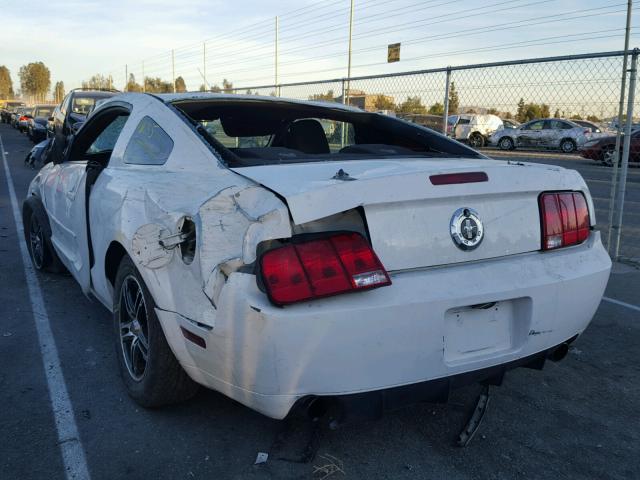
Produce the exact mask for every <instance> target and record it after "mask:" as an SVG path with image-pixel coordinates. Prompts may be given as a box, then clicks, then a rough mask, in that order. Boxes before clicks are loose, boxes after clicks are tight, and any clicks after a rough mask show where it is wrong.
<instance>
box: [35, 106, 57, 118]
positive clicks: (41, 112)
mask: <svg viewBox="0 0 640 480" xmlns="http://www.w3.org/2000/svg"><path fill="white" fill-rule="evenodd" d="M52 112H53V107H37V108H36V110H35V115H34V116H36V117H50V116H51V113H52Z"/></svg>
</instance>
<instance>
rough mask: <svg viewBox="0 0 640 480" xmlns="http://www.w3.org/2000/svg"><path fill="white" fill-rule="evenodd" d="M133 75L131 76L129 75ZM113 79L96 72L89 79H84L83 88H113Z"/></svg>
mask: <svg viewBox="0 0 640 480" xmlns="http://www.w3.org/2000/svg"><path fill="white" fill-rule="evenodd" d="M129 77H131V76H129ZM111 83H112V82H111V79H110V78H109V77H105V76H104V75H102V74H100V73H96V74H95V75H94V76H92V77H91V78H90V79H89V80H84V81H83V82H82V88H89V89H90V88H95V89H98V90H99V89H104V90H106V89H108V88H111Z"/></svg>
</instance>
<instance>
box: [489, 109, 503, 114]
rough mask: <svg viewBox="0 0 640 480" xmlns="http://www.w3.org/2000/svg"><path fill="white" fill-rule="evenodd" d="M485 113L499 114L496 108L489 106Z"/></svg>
mask: <svg viewBox="0 0 640 480" xmlns="http://www.w3.org/2000/svg"><path fill="white" fill-rule="evenodd" d="M487 113H488V114H489V115H500V112H499V111H498V110H496V109H495V108H490V109H489V110H487Z"/></svg>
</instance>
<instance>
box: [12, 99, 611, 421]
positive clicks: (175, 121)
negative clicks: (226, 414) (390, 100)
mask: <svg viewBox="0 0 640 480" xmlns="http://www.w3.org/2000/svg"><path fill="white" fill-rule="evenodd" d="M322 123H333V124H335V125H343V124H346V125H347V126H348V130H349V132H353V135H349V136H345V137H346V141H345V142H344V143H345V144H344V145H342V144H339V145H333V144H332V142H330V139H329V138H328V136H329V135H330V133H329V130H328V129H327V128H323V126H322ZM205 124H206V125H208V126H210V127H215V128H205ZM333 131H337V130H336V129H333ZM243 145H247V146H246V147H243ZM256 145H260V146H256ZM505 199H506V200H505ZM567 218H569V219H571V221H567ZM23 219H24V220H23V223H24V225H25V241H26V243H27V246H28V249H29V252H30V254H31V258H32V261H33V265H34V268H36V269H38V270H49V269H55V270H57V269H58V268H62V265H64V267H66V269H67V270H68V271H69V272H70V273H71V275H73V277H74V278H75V279H76V281H77V282H78V283H79V284H80V286H81V288H82V290H83V292H84V293H85V294H87V295H89V294H91V295H92V296H93V297H95V298H97V299H98V300H99V301H100V302H101V303H103V304H104V305H105V306H106V308H108V309H109V311H110V312H111V313H112V322H113V328H112V331H111V332H112V333H111V335H112V341H113V344H114V347H115V349H116V352H117V362H118V367H119V371H120V375H121V378H122V381H123V383H124V385H125V388H126V390H127V391H128V393H129V395H130V396H131V397H132V398H133V399H134V400H135V401H136V402H138V403H139V404H140V405H142V406H144V407H158V406H161V405H166V404H169V403H174V402H177V401H180V400H184V399H186V398H189V397H191V396H193V395H194V394H195V392H196V390H197V388H198V384H200V385H204V386H206V387H208V388H212V389H214V390H218V391H220V392H222V393H223V394H225V395H227V396H229V397H231V398H233V399H235V400H237V401H238V402H241V403H243V404H244V405H246V406H248V407H250V408H252V409H255V410H257V411H259V412H261V413H263V414H265V415H268V416H269V417H272V418H277V419H282V418H285V417H286V416H287V415H288V414H289V412H290V411H292V409H294V408H296V407H297V408H299V409H300V410H302V411H305V410H306V411H307V412H310V411H313V412H314V415H315V416H318V417H321V416H322V412H323V411H324V412H326V411H331V412H333V413H335V416H334V417H333V418H334V419H335V420H336V422H340V421H348V419H350V418H351V417H350V415H351V414H353V413H355V414H356V416H358V415H362V416H365V417H366V416H373V417H375V416H378V415H380V414H382V411H383V410H384V409H385V408H397V407H400V406H403V405H407V404H411V403H418V402H425V401H433V400H436V399H440V400H442V399H443V396H446V395H447V394H448V392H449V390H450V388H451V387H453V386H457V385H462V384H464V383H467V382H474V381H481V380H482V381H485V382H487V384H493V385H496V384H499V383H500V381H501V380H502V378H503V375H504V373H505V372H506V371H507V370H509V369H511V368H514V367H516V366H530V367H534V368H542V366H543V364H544V363H545V361H546V360H547V359H548V358H551V359H555V360H559V359H561V358H562V357H564V356H565V355H566V353H567V351H568V345H569V343H571V342H572V341H573V340H575V339H576V338H577V337H578V336H579V335H580V334H581V333H582V332H583V331H584V330H585V328H587V326H588V324H589V322H590V321H591V318H592V317H593V315H594V313H595V311H596V309H597V308H598V305H599V304H600V301H601V297H602V294H603V291H604V289H605V286H606V284H607V280H608V277H609V271H610V269H611V260H610V258H609V255H608V254H607V252H606V251H605V249H604V248H603V246H602V243H601V240H600V232H599V231H598V230H597V229H595V228H594V227H595V217H594V206H593V202H592V200H591V195H590V194H589V190H588V188H587V185H586V183H585V181H584V180H583V178H582V177H581V176H580V174H579V173H578V172H576V171H573V170H567V169H564V168H561V167H554V168H549V167H548V166H546V165H536V164H533V163H530V164H526V165H525V164H521V163H517V162H508V161H504V160H493V159H489V158H487V157H485V156H483V155H481V154H479V153H478V152H476V151H474V150H473V149H471V148H469V147H467V146H465V145H463V144H461V143H460V142H457V141H453V140H451V139H448V138H446V137H444V136H442V135H440V134H439V133H436V132H433V131H431V130H429V129H426V128H423V127H420V126H417V125H413V124H411V123H409V122H406V121H401V120H398V119H396V118H392V117H389V116H386V115H379V114H375V113H370V112H365V111H362V110H360V109H357V108H353V107H350V106H346V105H339V104H329V103H326V104H324V105H322V104H320V102H303V101H299V100H287V99H283V98H275V97H256V96H250V97H249V96H243V95H224V94H217V95H216V94H211V93H201V94H197V93H188V94H164V95H163V94H157V95H149V94H143V93H128V94H124V95H119V96H117V97H114V98H111V99H109V100H107V101H105V102H104V103H103V104H102V105H100V106H99V107H98V108H97V109H96V110H95V111H94V112H93V113H92V114H91V116H89V117H88V119H87V120H86V122H85V123H84V125H83V126H82V128H81V129H80V130H79V131H78V132H77V133H76V135H75V136H74V138H73V139H72V140H71V143H70V145H69V148H67V150H66V152H65V154H64V157H63V158H62V159H61V160H60V161H59V162H57V163H48V164H47V165H46V166H45V167H43V168H42V169H41V170H40V171H39V173H38V174H37V175H36V176H35V177H34V179H33V181H32V182H31V184H30V186H29V190H28V193H27V196H26V200H25V202H24V204H23ZM485 225H486V229H485V228H484V226H485ZM488 279H490V281H488ZM68 293H69V294H70V295H75V293H74V292H68ZM76 334H78V335H79V336H80V337H81V336H82V332H76ZM565 374H567V375H571V374H572V373H571V370H570V369H567V370H566V372H565ZM103 380H105V381H106V380H107V379H106V378H105V379H103ZM361 418H362V417H361ZM328 419H330V416H329V415H328V414H327V415H325V416H324V418H323V420H328Z"/></svg>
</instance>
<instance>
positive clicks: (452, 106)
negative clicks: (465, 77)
mask: <svg viewBox="0 0 640 480" xmlns="http://www.w3.org/2000/svg"><path fill="white" fill-rule="evenodd" d="M459 107H460V97H459V96H458V91H457V90H456V82H451V85H450V86H449V115H451V114H454V113H458V108H459Z"/></svg>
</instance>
